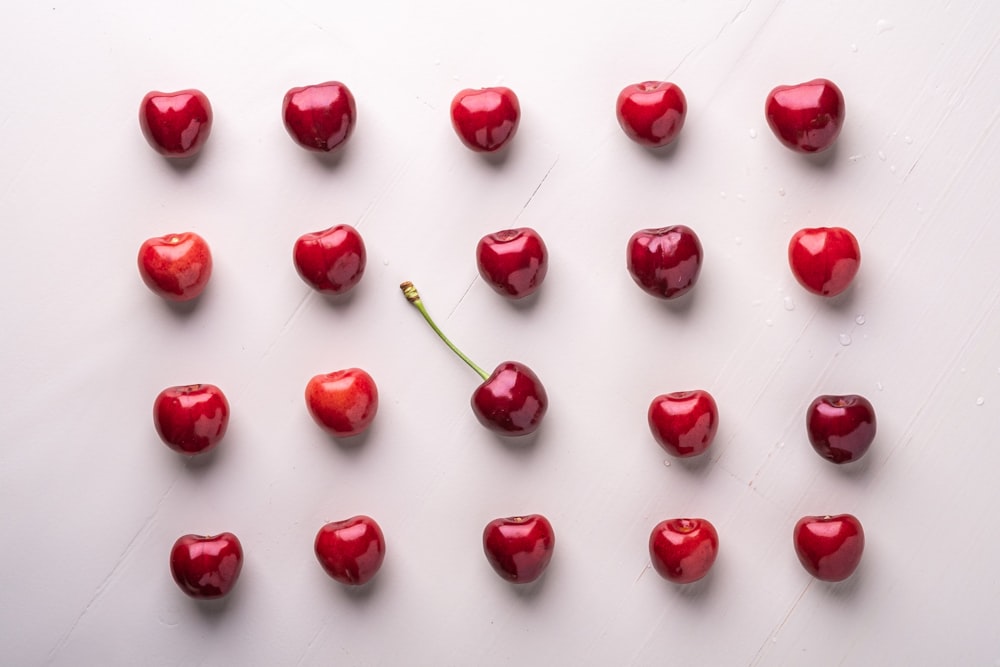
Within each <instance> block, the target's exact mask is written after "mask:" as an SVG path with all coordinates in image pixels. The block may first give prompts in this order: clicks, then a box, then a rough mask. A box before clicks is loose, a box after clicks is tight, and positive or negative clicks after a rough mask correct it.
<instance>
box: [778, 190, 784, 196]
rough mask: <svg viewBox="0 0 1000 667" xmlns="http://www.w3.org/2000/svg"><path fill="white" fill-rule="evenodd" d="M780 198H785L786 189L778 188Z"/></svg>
mask: <svg viewBox="0 0 1000 667" xmlns="http://www.w3.org/2000/svg"><path fill="white" fill-rule="evenodd" d="M778 196H779V197H784V196H785V188H778Z"/></svg>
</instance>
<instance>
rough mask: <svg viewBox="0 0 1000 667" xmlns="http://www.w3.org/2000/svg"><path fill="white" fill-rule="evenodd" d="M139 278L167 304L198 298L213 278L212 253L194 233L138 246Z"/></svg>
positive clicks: (171, 236) (203, 240)
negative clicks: (167, 302) (168, 302)
mask: <svg viewBox="0 0 1000 667" xmlns="http://www.w3.org/2000/svg"><path fill="white" fill-rule="evenodd" d="M138 262H139V275H140V276H141V277H142V281H143V282H144V283H146V286H147V287H148V288H149V289H151V290H152V291H153V292H154V293H155V294H157V295H158V296H160V297H162V298H164V299H166V300H167V301H176V302H181V301H190V300H192V299H195V298H197V297H198V296H199V295H200V294H201V293H202V292H203V291H204V290H205V286H206V285H207V284H208V279H209V278H210V277H211V276H212V252H211V251H210V250H209V249H208V243H206V242H205V239H203V238H202V237H200V236H198V235H197V234H195V233H194V232H183V233H180V234H167V235H166V236H158V237H155V238H151V239H147V240H146V241H144V242H143V244H142V245H141V246H140V247H139V258H138Z"/></svg>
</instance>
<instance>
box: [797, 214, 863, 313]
mask: <svg viewBox="0 0 1000 667" xmlns="http://www.w3.org/2000/svg"><path fill="white" fill-rule="evenodd" d="M788 265H789V266H790V267H791V269H792V275H794V276H795V279H796V280H797V281H798V282H799V284H800V285H802V286H803V287H804V288H806V289H807V290H809V291H810V292H812V293H813V294H818V295H820V296H828V297H829V296H837V295H838V294H840V293H842V292H843V291H844V290H846V289H847V288H848V287H850V285H851V281H853V280H854V276H855V275H857V273H858V269H859V268H860V267H861V247H860V246H859V245H858V240H857V239H856V238H854V234H852V233H851V232H849V231H847V230H846V229H843V228H842V227H815V228H807V229H800V230H799V231H797V232H795V234H794V235H793V236H792V240H791V241H790V242H789V243H788Z"/></svg>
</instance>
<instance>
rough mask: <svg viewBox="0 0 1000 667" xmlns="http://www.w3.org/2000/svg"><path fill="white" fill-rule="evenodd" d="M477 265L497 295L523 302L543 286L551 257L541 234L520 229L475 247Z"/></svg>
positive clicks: (498, 234) (491, 237)
mask: <svg viewBox="0 0 1000 667" xmlns="http://www.w3.org/2000/svg"><path fill="white" fill-rule="evenodd" d="M476 264H477V265H478V267H479V275H481V276H482V277H483V280H485V281H486V284H487V285H489V286H490V287H492V288H493V290H494V291H495V292H496V293H497V294H500V295H501V296H505V297H507V298H510V299H523V298H524V297H526V296H528V295H529V294H534V292H535V290H537V289H538V287H539V286H540V285H541V284H542V280H544V279H545V274H546V272H547V271H548V269H549V256H548V251H547V250H546V248H545V242H544V241H542V237H541V236H539V235H538V232H536V231H535V230H534V229H531V228H530V227H520V228H517V229H505V230H503V231H500V232H496V233H494V234H487V235H486V236H484V237H483V238H481V239H480V240H479V244H478V245H477V246H476Z"/></svg>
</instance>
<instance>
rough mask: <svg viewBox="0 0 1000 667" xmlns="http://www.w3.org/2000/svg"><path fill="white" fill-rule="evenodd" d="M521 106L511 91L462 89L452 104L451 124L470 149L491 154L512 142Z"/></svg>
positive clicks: (502, 89)
mask: <svg viewBox="0 0 1000 667" xmlns="http://www.w3.org/2000/svg"><path fill="white" fill-rule="evenodd" d="M520 119H521V104H520V102H519V101H518V99H517V95H515V94H514V91H513V90H511V89H510V88H504V87H502V86H498V87H494V88H480V89H479V90H470V89H465V90H462V91H459V93H458V94H457V95H455V98H454V99H453V100H452V101H451V124H452V126H453V127H454V128H455V132H457V133H458V138H459V139H461V140H462V143H463V144H465V145H466V146H467V147H469V148H470V149H472V150H474V151H476V152H485V153H492V152H493V151H496V150H499V149H500V148H502V147H503V146H504V145H505V144H506V143H507V142H508V141H510V140H511V139H513V138H514V134H515V133H516V132H517V125H518V122H519V121H520Z"/></svg>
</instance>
